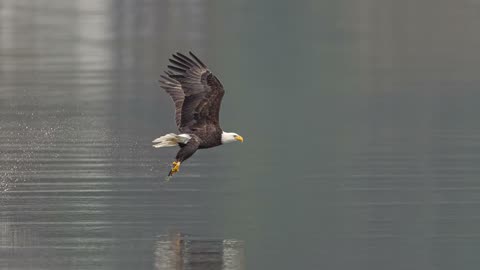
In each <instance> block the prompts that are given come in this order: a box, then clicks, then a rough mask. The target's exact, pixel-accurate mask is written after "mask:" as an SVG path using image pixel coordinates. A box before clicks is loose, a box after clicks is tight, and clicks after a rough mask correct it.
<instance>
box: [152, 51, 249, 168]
mask: <svg viewBox="0 0 480 270" xmlns="http://www.w3.org/2000/svg"><path fill="white" fill-rule="evenodd" d="M189 54H190V57H189V56H186V55H184V54H181V53H178V52H177V53H176V54H173V55H172V58H170V59H169V60H170V63H171V64H172V65H169V66H168V68H169V70H168V71H165V75H161V76H160V77H162V80H160V83H161V87H162V88H163V89H165V91H166V92H167V93H168V94H169V95H170V97H171V98H172V99H173V102H174V103H175V122H176V124H177V128H178V130H179V131H180V134H175V133H169V134H167V135H164V136H162V137H159V138H157V139H155V140H153V143H154V145H153V147H155V148H160V147H169V146H177V145H178V146H179V147H180V150H179V151H178V153H177V156H176V157H175V161H174V162H173V163H172V168H171V170H170V172H169V174H168V176H172V175H173V174H175V173H176V172H178V171H179V169H180V164H181V163H182V162H184V161H185V160H187V159H188V158H189V157H191V156H192V155H193V154H194V153H195V152H196V151H197V150H198V149H204V148H211V147H215V146H219V145H222V144H225V143H230V142H236V141H239V142H243V137H242V136H240V135H238V134H237V133H234V132H225V131H223V130H222V129H221V128H220V124H219V114H220V104H221V103H222V97H223V94H224V93H225V91H224V89H223V85H222V83H220V81H219V80H218V79H217V77H215V75H213V74H212V73H211V72H210V70H208V68H207V66H206V65H205V64H204V63H203V62H202V61H200V59H198V58H197V57H196V56H195V55H194V54H193V53H192V52H189Z"/></svg>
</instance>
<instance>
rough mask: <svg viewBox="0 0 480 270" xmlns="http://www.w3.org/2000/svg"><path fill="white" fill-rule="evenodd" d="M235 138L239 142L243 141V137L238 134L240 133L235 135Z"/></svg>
mask: <svg viewBox="0 0 480 270" xmlns="http://www.w3.org/2000/svg"><path fill="white" fill-rule="evenodd" d="M235 140H237V141H239V142H243V137H242V136H240V135H237V136H235Z"/></svg>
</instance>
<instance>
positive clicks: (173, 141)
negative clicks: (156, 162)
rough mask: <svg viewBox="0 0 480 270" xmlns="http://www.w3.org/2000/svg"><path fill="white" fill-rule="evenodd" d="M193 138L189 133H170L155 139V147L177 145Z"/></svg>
mask: <svg viewBox="0 0 480 270" xmlns="http://www.w3.org/2000/svg"><path fill="white" fill-rule="evenodd" d="M191 138H192V137H190V135H188V134H180V135H177V134H175V133H169V134H167V135H163V136H162V137H160V138H156V139H155V140H153V143H154V144H153V147H155V148H160V147H170V146H177V145H178V144H179V143H182V144H186V143H188V141H189V140H190V139H191Z"/></svg>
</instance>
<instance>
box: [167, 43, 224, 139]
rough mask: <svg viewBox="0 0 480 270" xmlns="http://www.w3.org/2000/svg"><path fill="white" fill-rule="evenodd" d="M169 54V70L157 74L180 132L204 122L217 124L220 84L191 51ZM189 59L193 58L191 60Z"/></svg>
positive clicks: (220, 97)
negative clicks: (185, 53)
mask: <svg viewBox="0 0 480 270" xmlns="http://www.w3.org/2000/svg"><path fill="white" fill-rule="evenodd" d="M190 56H191V58H190V57H188V56H186V55H183V54H181V53H178V52H177V53H176V54H174V55H172V58H171V59H170V62H171V63H172V65H169V66H168V68H169V69H170V70H169V71H165V73H166V76H165V75H162V76H161V77H162V78H163V79H164V80H161V81H160V82H161V83H162V85H161V86H162V88H164V89H165V90H166V91H167V93H168V94H169V95H170V96H171V97H172V99H173V102H174V103H175V121H176V123H177V127H178V129H179V130H180V132H189V131H195V130H196V128H201V127H203V126H205V125H215V126H217V127H218V126H219V113H220V105H221V103H222V97H223V94H224V93H225V91H224V89H223V85H222V84H221V83H220V81H219V80H218V79H217V77H215V75H213V74H212V73H211V72H210V70H208V68H207V66H206V65H205V64H204V63H202V61H200V59H198V58H197V57H196V56H195V55H194V54H193V53H192V52H190ZM192 58H193V59H192Z"/></svg>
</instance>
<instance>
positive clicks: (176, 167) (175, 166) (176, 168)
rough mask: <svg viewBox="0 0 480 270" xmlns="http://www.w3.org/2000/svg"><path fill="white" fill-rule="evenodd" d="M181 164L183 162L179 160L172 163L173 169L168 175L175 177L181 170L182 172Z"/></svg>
mask: <svg viewBox="0 0 480 270" xmlns="http://www.w3.org/2000/svg"><path fill="white" fill-rule="evenodd" d="M180 164H181V162H180V161H179V160H177V161H174V162H173V163H172V169H171V170H170V172H169V173H168V176H172V175H174V174H175V173H177V172H178V171H179V170H180Z"/></svg>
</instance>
